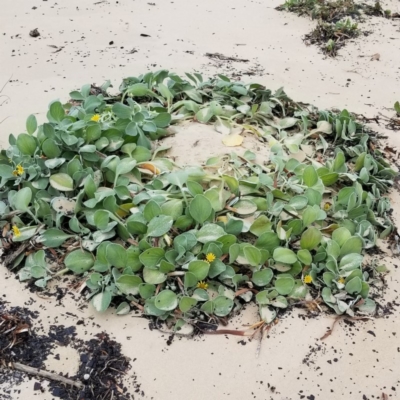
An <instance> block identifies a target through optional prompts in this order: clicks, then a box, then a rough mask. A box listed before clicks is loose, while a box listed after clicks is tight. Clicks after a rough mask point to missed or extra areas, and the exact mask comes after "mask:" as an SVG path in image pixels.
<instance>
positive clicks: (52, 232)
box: [38, 228, 74, 247]
mask: <svg viewBox="0 0 400 400" xmlns="http://www.w3.org/2000/svg"><path fill="white" fill-rule="evenodd" d="M71 237H74V235H68V234H67V233H64V232H63V231H62V230H60V229H57V228H50V229H47V230H46V231H45V232H44V233H42V234H41V235H40V236H39V238H38V241H39V242H41V243H42V244H43V245H44V246H46V247H59V246H61V245H62V244H63V243H64V242H65V241H66V240H67V239H69V238H71Z"/></svg>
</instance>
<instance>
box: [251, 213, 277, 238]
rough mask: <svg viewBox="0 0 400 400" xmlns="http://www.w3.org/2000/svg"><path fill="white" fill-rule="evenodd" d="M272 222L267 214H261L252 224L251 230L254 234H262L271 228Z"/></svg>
mask: <svg viewBox="0 0 400 400" xmlns="http://www.w3.org/2000/svg"><path fill="white" fill-rule="evenodd" d="M271 226H272V223H271V221H270V220H269V219H268V217H267V216H266V215H260V216H259V217H258V218H257V219H256V220H255V221H254V222H253V223H252V224H251V226H250V232H251V233H252V234H253V235H256V236H261V235H262V234H263V233H265V232H267V231H270V230H271Z"/></svg>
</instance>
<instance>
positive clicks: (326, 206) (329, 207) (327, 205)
mask: <svg viewBox="0 0 400 400" xmlns="http://www.w3.org/2000/svg"><path fill="white" fill-rule="evenodd" d="M331 206H332V204H331V203H325V204H324V210H325V211H328V210H330V209H331Z"/></svg>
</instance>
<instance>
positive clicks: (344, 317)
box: [320, 315, 372, 340]
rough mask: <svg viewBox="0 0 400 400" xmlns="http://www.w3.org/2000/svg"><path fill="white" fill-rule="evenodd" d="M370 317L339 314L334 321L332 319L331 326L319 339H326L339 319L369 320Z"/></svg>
mask: <svg viewBox="0 0 400 400" xmlns="http://www.w3.org/2000/svg"><path fill="white" fill-rule="evenodd" d="M370 319H372V318H370V317H349V316H346V315H339V316H338V317H336V318H335V321H333V324H332V327H331V329H330V330H329V331H328V332H326V333H325V335H324V336H322V337H321V339H320V340H324V339H326V338H327V337H328V336H330V335H332V332H333V328H334V327H335V325H336V323H337V322H339V321H341V320H348V321H366V320H370Z"/></svg>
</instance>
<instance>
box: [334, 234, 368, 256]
mask: <svg viewBox="0 0 400 400" xmlns="http://www.w3.org/2000/svg"><path fill="white" fill-rule="evenodd" d="M362 248H363V241H362V239H361V238H359V237H358V236H352V237H351V238H350V239H348V240H347V241H346V242H345V243H344V244H343V246H342V248H341V249H340V256H341V257H343V256H345V255H347V254H350V253H357V254H360V253H361V251H362Z"/></svg>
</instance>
